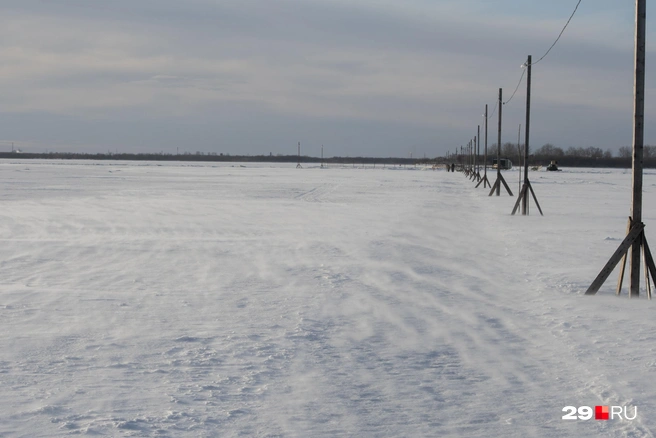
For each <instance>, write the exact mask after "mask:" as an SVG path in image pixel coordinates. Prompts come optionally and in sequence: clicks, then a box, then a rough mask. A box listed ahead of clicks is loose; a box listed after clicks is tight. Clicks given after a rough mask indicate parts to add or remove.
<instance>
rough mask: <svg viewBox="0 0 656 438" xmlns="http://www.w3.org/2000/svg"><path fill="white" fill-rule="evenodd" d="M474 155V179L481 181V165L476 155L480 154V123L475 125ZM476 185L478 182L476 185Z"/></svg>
mask: <svg viewBox="0 0 656 438" xmlns="http://www.w3.org/2000/svg"><path fill="white" fill-rule="evenodd" d="M474 144H475V151H474V157H475V162H476V181H478V182H481V165H480V164H478V157H479V155H481V125H478V126H477V127H476V142H475V143H474ZM476 187H478V184H477V185H476Z"/></svg>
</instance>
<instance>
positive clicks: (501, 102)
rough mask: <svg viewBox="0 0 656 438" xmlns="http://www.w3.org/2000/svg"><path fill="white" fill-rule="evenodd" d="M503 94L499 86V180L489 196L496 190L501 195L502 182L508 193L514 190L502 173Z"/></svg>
mask: <svg viewBox="0 0 656 438" xmlns="http://www.w3.org/2000/svg"><path fill="white" fill-rule="evenodd" d="M502 96H503V91H502V89H501V88H499V130H498V133H497V180H496V181H495V182H494V185H493V186H492V190H490V194H489V196H492V194H493V193H494V192H497V196H501V184H503V186H504V187H505V188H506V190H507V191H508V194H509V195H510V196H512V195H513V194H512V191H511V190H510V187H508V184H507V183H506V180H505V179H503V176H502V175H501V112H502V111H501V109H502V107H503V101H502Z"/></svg>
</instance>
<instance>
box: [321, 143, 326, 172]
mask: <svg viewBox="0 0 656 438" xmlns="http://www.w3.org/2000/svg"><path fill="white" fill-rule="evenodd" d="M324 167H326V166H324V165H323V145H321V168H322V169H323V168H324Z"/></svg>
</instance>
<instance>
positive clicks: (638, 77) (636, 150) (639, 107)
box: [585, 0, 656, 299]
mask: <svg viewBox="0 0 656 438" xmlns="http://www.w3.org/2000/svg"><path fill="white" fill-rule="evenodd" d="M646 3H647V1H646V0H636V28H635V76H634V87H633V91H634V99H633V165H632V189H633V195H632V198H631V216H630V217H629V224H628V227H627V235H626V237H625V238H624V240H623V241H622V243H620V246H619V248H617V250H616V251H615V253H614V254H613V255H612V256H611V258H610V260H609V261H608V263H606V266H604V267H603V269H602V270H601V272H600V273H599V275H597V278H595V280H594V281H593V282H592V284H591V285H590V287H589V288H588V290H587V291H586V292H585V294H586V295H594V294H596V293H597V292H598V291H599V288H600V287H601V286H602V285H603V284H604V281H606V279H607V278H608V276H609V275H610V274H611V272H612V271H613V269H615V266H617V264H618V263H619V262H620V260H621V261H622V267H621V269H620V277H619V280H618V282H617V291H616V293H617V295H619V294H620V293H621V292H622V280H623V278H624V268H625V267H626V259H627V254H628V251H629V249H630V250H631V257H630V258H629V260H630V262H629V263H630V272H629V297H632V298H633V297H635V298H637V297H638V296H639V295H640V250H642V256H643V261H644V264H645V268H644V269H645V288H646V289H647V298H649V299H651V283H650V281H649V275H650V274H651V279H652V280H653V281H656V265H654V259H653V257H652V255H651V251H650V250H649V245H648V244H647V237H646V236H645V224H644V223H642V174H643V154H644V126H645V125H644V123H645V25H646V21H647V12H646Z"/></svg>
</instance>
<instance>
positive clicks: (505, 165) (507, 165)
mask: <svg viewBox="0 0 656 438" xmlns="http://www.w3.org/2000/svg"><path fill="white" fill-rule="evenodd" d="M499 163H501V165H499V164H497V159H496V158H495V159H493V160H492V169H501V170H508V169H512V161H510V160H509V159H508V158H500V159H499Z"/></svg>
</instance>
